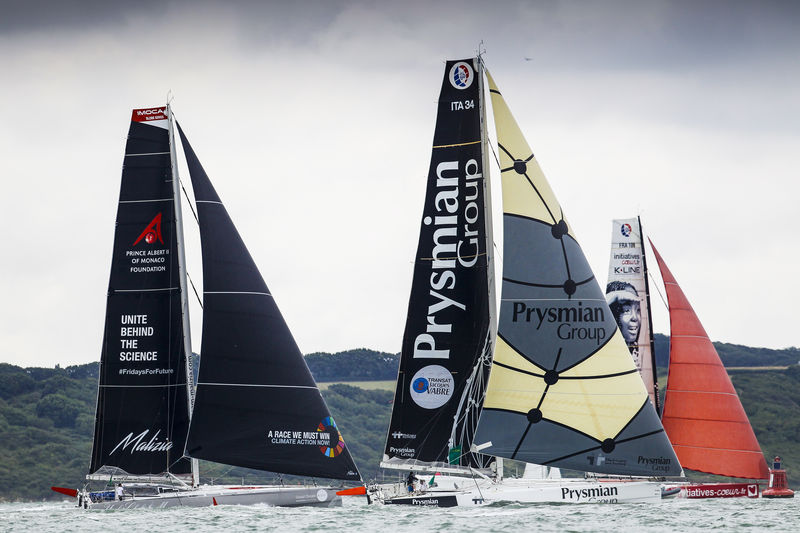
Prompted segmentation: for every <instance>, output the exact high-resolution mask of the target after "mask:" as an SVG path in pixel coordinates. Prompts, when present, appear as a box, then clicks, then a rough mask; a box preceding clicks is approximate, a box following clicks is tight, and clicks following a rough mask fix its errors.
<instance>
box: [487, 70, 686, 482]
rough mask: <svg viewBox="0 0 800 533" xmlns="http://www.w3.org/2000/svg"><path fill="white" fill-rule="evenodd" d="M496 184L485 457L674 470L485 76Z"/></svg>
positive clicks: (622, 348)
mask: <svg viewBox="0 0 800 533" xmlns="http://www.w3.org/2000/svg"><path fill="white" fill-rule="evenodd" d="M486 74H487V78H488V80H489V89H490V94H491V98H492V107H493V110H494V116H495V125H496V128H497V141H498V146H499V148H500V150H499V156H500V162H499V163H500V168H501V180H502V186H503V225H504V232H503V233H504V250H505V253H504V255H505V257H504V258H503V277H502V279H503V285H502V294H501V302H500V315H499V324H498V332H497V339H498V341H497V345H496V347H495V352H494V360H493V365H492V370H491V374H490V376H489V382H488V386H487V390H486V397H485V399H484V403H483V411H482V413H481V417H480V421H479V423H478V429H477V433H476V436H475V441H476V442H483V443H489V445H488V446H486V447H485V448H484V449H483V453H486V454H490V455H497V456H500V457H507V458H511V459H517V460H522V461H525V462H528V463H535V464H540V465H552V466H557V467H564V468H572V469H575V470H582V471H593V472H601V473H611V474H623V475H678V474H679V473H680V465H679V464H678V461H677V458H676V457H675V453H674V451H673V450H672V448H671V446H670V444H669V442H668V441H667V438H666V435H664V431H663V427H662V426H661V423H660V422H659V419H658V416H657V414H656V412H655V410H654V409H653V407H652V405H650V403H649V402H648V401H647V393H646V391H645V389H644V386H643V384H642V381H641V378H640V377H639V375H638V373H637V370H636V367H635V366H634V364H633V360H632V359H631V357H630V353H629V352H628V350H627V347H626V345H625V343H624V341H623V338H622V335H621V334H620V331H619V330H618V328H617V326H616V322H615V321H614V318H613V317H612V315H611V312H610V310H609V308H608V305H607V304H606V302H605V298H604V297H603V293H602V292H601V290H600V287H599V285H598V283H597V280H596V278H595V276H594V273H593V272H592V271H591V269H590V268H589V265H588V262H587V261H586V258H585V257H584V255H583V252H582V250H581V248H580V245H579V244H578V241H577V239H576V238H575V235H574V234H573V232H572V228H571V227H570V225H569V223H568V222H567V220H566V218H565V216H564V211H563V209H562V207H561V205H560V204H559V203H558V201H557V199H556V197H555V195H554V193H553V191H552V189H551V188H550V185H549V183H548V181H547V179H546V178H545V176H544V174H543V173H542V170H541V168H540V167H539V164H538V162H537V160H536V158H535V157H534V155H533V151H532V150H531V149H530V147H529V146H528V144H527V141H526V140H525V138H524V137H523V135H522V133H521V131H520V129H519V126H518V125H517V123H516V121H515V120H514V118H513V116H512V115H511V112H510V110H509V109H508V106H507V105H506V103H505V100H504V99H503V97H502V95H501V94H500V91H498V90H497V88H496V85H495V83H494V80H493V79H492V77H491V75H489V73H488V72H487V73H486Z"/></svg>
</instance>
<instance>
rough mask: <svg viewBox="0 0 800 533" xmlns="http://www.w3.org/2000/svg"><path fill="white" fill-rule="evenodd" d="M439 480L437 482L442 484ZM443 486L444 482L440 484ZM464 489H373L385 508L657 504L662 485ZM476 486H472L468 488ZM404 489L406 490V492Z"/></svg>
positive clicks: (530, 484) (564, 482) (532, 484)
mask: <svg viewBox="0 0 800 533" xmlns="http://www.w3.org/2000/svg"><path fill="white" fill-rule="evenodd" d="M439 479H440V478H438V477H437V483H438V482H439ZM438 484H440V485H441V483H438ZM461 484H462V485H463V486H462V487H460V488H455V487H454V488H452V489H449V490H448V489H440V488H432V489H428V490H424V491H422V492H420V491H415V492H414V493H408V492H407V488H406V487H405V486H404V485H403V484H395V485H381V486H376V487H372V488H371V490H370V497H371V499H372V500H373V501H375V502H376V503H383V504H385V505H416V506H419V507H474V506H476V505H486V504H491V503H499V502H516V503H653V502H659V501H661V486H660V485H659V484H658V483H654V482H647V481H641V482H640V481H632V482H625V481H608V482H606V481H587V480H583V479H581V480H575V481H572V480H568V479H559V480H526V479H506V480H503V481H501V482H499V483H495V482H491V481H487V480H480V481H477V482H476V481H472V480H462V482H461ZM470 484H471V485H472V487H469V486H468V485H470ZM403 490H406V492H405V493H403Z"/></svg>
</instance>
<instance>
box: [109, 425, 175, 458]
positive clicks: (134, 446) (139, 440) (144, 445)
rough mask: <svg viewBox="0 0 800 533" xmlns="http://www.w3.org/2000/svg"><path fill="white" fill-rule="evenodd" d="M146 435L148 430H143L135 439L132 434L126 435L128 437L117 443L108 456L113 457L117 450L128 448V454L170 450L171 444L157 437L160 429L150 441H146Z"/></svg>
mask: <svg viewBox="0 0 800 533" xmlns="http://www.w3.org/2000/svg"><path fill="white" fill-rule="evenodd" d="M148 433H150V430H149V429H145V430H144V431H142V432H141V433H139V434H138V435H136V436H135V437H134V436H133V432H130V433H128V436H127V437H125V438H123V439H122V440H121V441H119V444H117V445H116V446H114V449H113V450H111V452H110V453H109V454H108V455H113V454H114V452H115V451H117V450H120V451H125V450H126V449H128V448H130V453H134V452H165V451H167V450H170V449H172V442H170V441H169V440H160V439H159V438H158V435H159V434H160V433H161V430H160V429H159V430H158V431H156V432H155V434H154V435H153V436H152V437H150V440H146V439H147V434H148ZM120 447H121V449H120Z"/></svg>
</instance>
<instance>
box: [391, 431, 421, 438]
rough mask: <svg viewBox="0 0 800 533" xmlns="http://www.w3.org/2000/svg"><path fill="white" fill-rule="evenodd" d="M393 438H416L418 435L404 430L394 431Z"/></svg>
mask: <svg viewBox="0 0 800 533" xmlns="http://www.w3.org/2000/svg"><path fill="white" fill-rule="evenodd" d="M392 438H393V439H416V438H417V435H416V434H414V433H403V432H402V431H392Z"/></svg>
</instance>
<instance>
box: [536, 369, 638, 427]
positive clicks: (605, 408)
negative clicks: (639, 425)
mask: <svg viewBox="0 0 800 533" xmlns="http://www.w3.org/2000/svg"><path fill="white" fill-rule="evenodd" d="M637 381H638V382H639V383H638V384H637V383H636V382H637ZM641 382H642V380H641V378H640V377H639V375H638V374H625V375H622V376H615V377H608V378H598V379H560V380H559V381H558V383H556V384H555V385H551V386H550V388H549V390H548V391H547V394H546V395H545V398H544V401H543V402H542V406H541V411H542V415H543V417H544V418H546V419H547V420H552V421H553V422H558V423H560V424H563V425H565V426H569V427H571V428H573V429H575V430H577V431H580V432H581V433H584V434H585V435H589V436H591V437H594V438H595V439H597V440H599V441H602V440H605V439H609V438H614V437H616V436H617V435H618V434H619V432H620V431H622V428H624V427H625V426H626V425H627V424H628V422H630V421H631V419H632V418H633V417H634V416H635V415H636V413H637V412H638V411H639V409H640V408H641V406H642V402H643V401H645V398H646V397H647V396H646V395H642V394H641V391H640V390H639V389H640V388H641Z"/></svg>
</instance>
